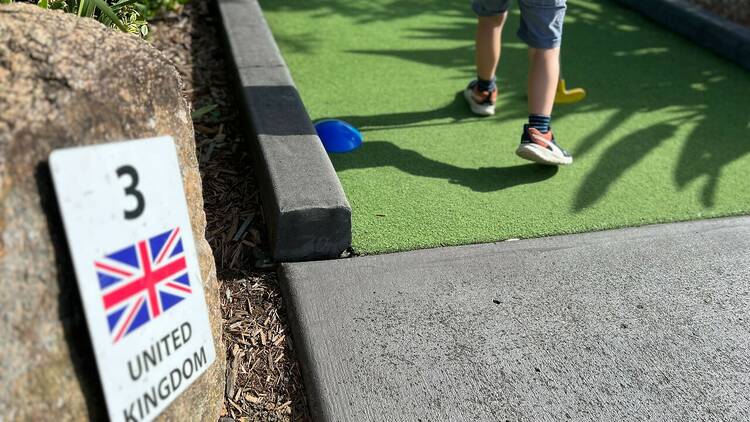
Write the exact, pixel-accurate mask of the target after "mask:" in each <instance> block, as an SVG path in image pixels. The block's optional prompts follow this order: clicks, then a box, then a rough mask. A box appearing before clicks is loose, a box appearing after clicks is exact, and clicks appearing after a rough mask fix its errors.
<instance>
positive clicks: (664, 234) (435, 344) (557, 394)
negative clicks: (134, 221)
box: [281, 218, 750, 421]
mask: <svg viewBox="0 0 750 422" xmlns="http://www.w3.org/2000/svg"><path fill="white" fill-rule="evenodd" d="M281 273H282V284H283V286H282V287H283V289H284V290H285V295H286V299H287V303H288V304H289V305H290V311H289V313H290V319H291V320H292V325H293V328H294V330H295V332H294V334H295V340H296V341H295V347H296V349H297V354H298V355H299V357H300V359H301V360H302V364H303V366H304V368H303V370H304V375H305V382H306V385H307V389H308V396H309V397H310V401H311V407H312V410H313V414H314V415H315V416H316V417H317V419H320V420H331V421H368V420H377V421H381V420H382V421H418V420H421V421H453V420H456V421H458V420H466V421H475V420H487V421H498V420H500V421H503V420H512V421H515V420H527V421H528V420H531V421H543V420H556V421H559V420H634V419H635V420H644V419H648V420H659V421H668V420H680V421H684V420H749V419H750V395H748V391H750V348H749V347H748V343H749V342H750V312H749V311H750V295H749V294H750V218H731V219H719V220H710V221H702V222H693V223H681V224H671V225H662V226H650V227H645V228H639V229H626V230H618V231H609V232H600V233H589V234H582V235H573V236H561V237H554V238H545V239H535V240H524V241H516V242H505V243H499V244H491V245H476V246H466V247H457V248H444V249H434V250H423V251H416V252H409V253H399V254H393V255H382V256H371V257H363V258H354V259H348V260H337V261H326V262H310V263H296V264H286V265H284V266H283V267H282V269H281Z"/></svg>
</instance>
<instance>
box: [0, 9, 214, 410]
mask: <svg viewBox="0 0 750 422" xmlns="http://www.w3.org/2000/svg"><path fill="white" fill-rule="evenodd" d="M0 110H1V112H0V309H2V313H1V314H0V354H1V355H2V359H1V360H0V420H3V418H7V420H50V419H54V420H60V421H65V420H86V419H89V420H100V419H102V418H105V417H106V410H105V409H104V407H103V398H102V393H101V386H100V385H99V381H98V375H97V371H96V367H95V365H94V358H93V351H92V348H91V345H90V342H89V338H88V334H87V330H86V326H85V320H84V317H83V311H82V307H81V303H80V299H79V296H78V291H77V286H76V282H75V278H74V276H73V273H72V266H71V264H70V260H69V256H68V251H67V246H66V244H65V237H64V232H63V227H62V224H61V221H60V217H59V214H58V211H57V207H56V204H55V198H54V193H53V189H52V184H51V178H50V175H49V170H48V168H47V164H46V160H47V157H48V155H49V153H50V152H51V151H52V150H54V149H56V148H61V147H68V146H73V145H89V144H97V143H102V142H107V141H115V140H122V139H128V138H144V137H151V136H157V135H171V136H173V137H174V138H175V141H176V144H177V150H178V156H179V160H180V167H181V170H182V176H183V183H184V186H185V194H186V196H187V203H188V208H189V212H190V220H191V224H192V227H193V235H194V237H195V239H196V248H197V252H198V256H199V260H200V268H201V276H202V279H203V283H204V290H205V291H206V295H207V297H206V300H207V303H208V308H209V313H210V320H211V326H212V330H213V334H214V343H215V346H216V351H217V360H216V363H215V364H214V365H213V366H212V367H210V368H209V370H208V371H207V372H206V373H205V374H204V375H203V376H202V377H201V378H200V379H199V380H198V381H197V382H195V383H194V384H193V385H192V386H191V387H190V388H189V389H188V390H187V391H186V392H185V393H184V394H183V395H182V396H181V397H180V398H179V399H177V400H176V401H175V402H174V403H173V404H172V405H171V406H170V408H169V409H167V411H165V413H164V414H163V415H162V416H161V419H163V420H176V421H188V420H206V421H211V420H216V419H217V418H218V415H219V413H220V407H221V405H222V402H223V395H224V366H225V356H224V347H223V343H222V339H221V311H220V301H219V296H218V288H219V286H218V281H217V279H216V271H215V265H214V260H213V255H212V253H211V249H210V247H209V245H208V242H206V240H205V225H206V222H205V214H204V212H203V198H202V191H201V178H200V173H199V171H198V163H197V160H196V152H195V143H194V137H193V127H192V122H191V119H190V114H189V108H188V105H187V103H186V102H185V101H184V99H183V98H182V95H181V81H180V80H179V75H178V74H177V71H176V70H175V69H174V67H173V66H172V65H171V64H170V63H169V62H168V60H167V59H166V58H165V57H164V56H163V55H162V54H161V53H160V52H158V51H157V50H156V49H154V48H153V47H151V46H150V45H148V44H147V43H146V42H144V41H142V40H140V39H139V38H137V37H135V36H132V35H126V34H122V33H119V32H115V31H112V30H110V29H108V28H105V27H104V26H102V25H100V24H99V23H97V22H96V21H94V20H91V19H82V18H78V17H76V16H74V15H70V14H63V13H61V12H53V11H46V10H42V9H40V8H38V7H36V6H33V5H25V4H15V5H9V6H0Z"/></svg>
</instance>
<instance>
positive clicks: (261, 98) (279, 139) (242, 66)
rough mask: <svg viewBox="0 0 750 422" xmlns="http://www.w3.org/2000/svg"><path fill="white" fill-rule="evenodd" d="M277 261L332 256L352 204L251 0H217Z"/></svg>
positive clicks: (346, 234) (343, 242)
mask: <svg viewBox="0 0 750 422" xmlns="http://www.w3.org/2000/svg"><path fill="white" fill-rule="evenodd" d="M215 6H216V8H217V16H218V17H219V19H220V21H221V23H222V27H223V34H222V35H223V41H224V47H225V50H226V52H227V56H228V59H229V60H228V61H229V72H230V73H232V75H231V76H232V77H233V79H234V81H235V83H236V86H237V90H238V99H239V103H240V110H239V120H240V122H241V123H242V130H243V131H244V135H245V136H246V138H247V139H248V140H249V141H250V142H251V144H252V148H253V157H254V160H255V168H256V173H257V176H258V179H259V184H260V188H261V195H262V199H263V213H264V216H265V218H266V224H267V225H268V232H269V237H270V243H271V253H272V254H273V258H274V259H275V260H277V261H304V260H311V259H325V258H336V257H338V256H339V255H340V254H341V252H343V251H344V250H346V249H347V248H348V247H349V246H351V240H352V225H351V207H350V206H349V202H348V201H347V199H346V195H345V194H344V190H343V189H342V187H341V182H340V181H339V179H338V177H337V176H336V172H335V171H334V169H333V165H332V164H331V161H330V159H329V158H328V155H327V154H326V152H325V149H324V148H323V146H322V144H321V142H320V139H319V138H318V136H317V135H316V133H315V129H314V127H313V125H312V122H311V121H310V117H309V115H308V114H307V110H306V109H305V106H304V104H303V103H302V99H301V98H300V96H299V93H298V92H297V88H296V87H295V86H294V82H293V80H292V77H291V75H290V73H289V69H287V67H286V64H285V63H284V59H283V58H282V57H281V53H280V51H279V49H278V46H277V45H276V41H275V40H274V38H273V35H272V34H271V30H270V29H269V28H268V24H267V23H266V20H265V18H264V17H263V12H262V10H261V8H260V5H259V4H258V2H257V1H256V0H216V2H215Z"/></svg>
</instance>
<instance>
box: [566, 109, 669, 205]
mask: <svg viewBox="0 0 750 422" xmlns="http://www.w3.org/2000/svg"><path fill="white" fill-rule="evenodd" d="M676 129H677V127H676V126H673V125H670V124H658V125H654V126H649V127H646V128H643V129H641V130H638V131H636V132H633V133H631V134H630V135H628V136H626V137H624V138H622V139H620V140H619V141H618V142H617V143H616V144H615V145H614V146H612V147H610V148H609V149H607V151H605V152H604V154H602V156H601V158H600V160H599V162H598V163H597V166H596V167H595V168H594V169H593V170H592V171H591V172H590V173H589V174H588V175H587V176H586V178H585V179H584V181H583V184H582V185H581V188H580V189H579V190H578V194H577V196H576V199H575V204H574V206H573V208H574V209H575V211H581V210H583V209H585V208H588V207H589V206H591V205H593V204H594V203H595V202H596V201H597V200H598V199H600V198H602V197H603V196H604V195H605V194H606V193H607V191H608V190H609V188H610V187H611V186H612V184H613V183H614V182H615V181H616V180H617V179H618V178H620V177H621V176H622V175H623V173H625V172H626V171H627V170H628V169H629V168H631V167H633V166H634V165H636V164H637V163H638V161H640V160H641V159H643V158H644V157H645V156H646V155H648V154H649V153H650V152H651V151H653V150H654V149H655V148H656V147H658V146H659V145H661V144H662V142H664V141H665V140H667V139H669V138H671V137H672V136H673V135H674V133H675V131H676Z"/></svg>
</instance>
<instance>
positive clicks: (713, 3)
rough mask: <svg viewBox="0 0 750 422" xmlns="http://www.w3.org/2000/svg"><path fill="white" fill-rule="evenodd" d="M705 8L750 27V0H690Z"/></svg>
mask: <svg viewBox="0 0 750 422" xmlns="http://www.w3.org/2000/svg"><path fill="white" fill-rule="evenodd" d="M690 1H692V2H693V3H695V4H697V5H698V6H701V7H703V8H704V9H706V10H708V11H711V12H713V13H716V14H717V15H719V16H723V17H725V18H727V19H729V20H731V21H734V22H737V23H739V24H740V25H744V26H746V27H748V28H750V0H690Z"/></svg>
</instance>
